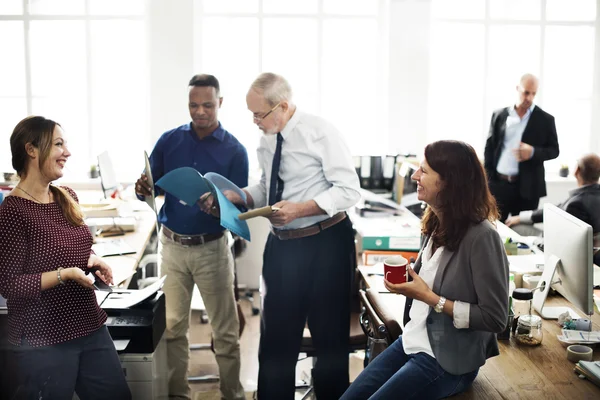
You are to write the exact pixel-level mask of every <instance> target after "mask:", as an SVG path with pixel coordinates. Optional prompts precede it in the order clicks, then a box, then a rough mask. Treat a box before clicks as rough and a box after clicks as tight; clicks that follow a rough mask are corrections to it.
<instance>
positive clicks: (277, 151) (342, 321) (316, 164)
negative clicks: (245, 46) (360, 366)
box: [238, 73, 360, 400]
mask: <svg viewBox="0 0 600 400" xmlns="http://www.w3.org/2000/svg"><path fill="white" fill-rule="evenodd" d="M246 103H247V105H248V109H249V110H250V111H251V112H252V114H253V119H254V123H255V124H256V125H257V126H258V127H259V129H260V130H261V131H263V133H264V135H263V136H262V138H261V141H260V145H259V148H258V160H259V162H260V165H261V167H262V170H263V174H262V179H261V180H260V182H259V183H258V184H256V185H254V186H250V187H248V188H247V189H246V194H247V206H248V207H250V208H257V207H263V206H266V205H272V206H273V207H274V208H277V209H278V210H277V211H274V212H273V213H272V214H271V215H270V216H269V217H268V218H269V220H270V221H271V225H272V229H271V234H270V235H269V237H268V239H267V244H266V246H265V251H264V256H263V257H264V263H263V279H264V282H265V288H266V291H265V292H266V293H265V297H264V305H263V310H262V327H261V328H262V329H261V338H260V350H259V376H258V398H259V399H278V400H287V399H293V398H294V389H295V366H296V362H297V359H298V353H299V349H300V343H301V340H302V332H303V330H304V327H305V325H306V323H307V322H308V327H309V329H310V331H311V336H312V338H313V343H314V345H315V347H316V352H317V362H316V365H315V368H314V369H313V378H314V386H315V392H316V395H317V398H319V399H338V398H339V397H340V396H341V395H342V393H344V391H345V390H346V388H347V387H348V384H349V372H348V340H349V336H350V296H351V294H350V288H351V283H352V279H353V272H354V268H355V265H356V260H355V247H354V234H353V230H352V224H351V223H350V220H349V218H348V216H347V215H346V212H345V211H346V210H347V209H349V208H350V207H352V206H354V205H355V204H356V203H357V202H358V201H359V199H360V193H359V187H360V185H359V181H358V176H357V174H356V172H355V170H354V164H353V161H352V156H351V154H350V150H349V149H348V146H347V145H346V143H345V142H344V139H343V137H342V135H341V134H340V132H338V131H337V129H335V128H334V127H333V126H332V125H331V124H330V123H329V122H327V121H325V120H324V119H323V118H320V117H317V116H314V115H309V114H306V113H304V112H302V111H299V110H298V109H297V108H296V105H295V104H294V103H293V101H292V90H291V87H290V85H289V83H288V82H287V81H286V80H285V79H284V78H283V77H282V76H280V75H277V74H273V73H263V74H261V75H260V76H259V77H258V78H257V79H256V80H255V81H254V82H253V83H252V85H251V87H250V90H249V91H248V94H247V96H246ZM238 201H239V199H238Z"/></svg>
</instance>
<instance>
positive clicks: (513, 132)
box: [496, 104, 535, 176]
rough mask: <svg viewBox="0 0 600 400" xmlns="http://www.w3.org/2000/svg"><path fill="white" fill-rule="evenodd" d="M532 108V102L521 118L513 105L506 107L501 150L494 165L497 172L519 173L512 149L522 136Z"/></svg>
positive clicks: (516, 146) (517, 146)
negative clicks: (506, 112) (496, 163)
mask: <svg viewBox="0 0 600 400" xmlns="http://www.w3.org/2000/svg"><path fill="white" fill-rule="evenodd" d="M534 108H535V104H532V105H531V107H529V109H528V110H527V112H526V113H525V115H523V118H521V117H519V114H517V111H516V110H515V107H510V108H509V109H508V117H507V118H506V131H505V134H504V143H503V144H502V151H501V152H500V158H499V159H498V165H497V166H496V171H498V172H499V173H501V174H504V175H510V176H513V175H519V162H518V161H517V159H516V157H515V155H514V154H513V152H512V150H516V149H518V148H519V145H520V144H521V139H522V138H523V132H524V131H525V127H527V123H528V122H529V117H530V116H531V113H532V112H533V109H534ZM532 155H533V154H532Z"/></svg>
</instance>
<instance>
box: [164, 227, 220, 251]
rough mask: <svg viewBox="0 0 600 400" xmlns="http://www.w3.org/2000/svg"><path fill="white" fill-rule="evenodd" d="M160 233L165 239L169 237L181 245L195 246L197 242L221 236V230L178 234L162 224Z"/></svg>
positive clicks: (201, 242) (200, 242)
mask: <svg viewBox="0 0 600 400" xmlns="http://www.w3.org/2000/svg"><path fill="white" fill-rule="evenodd" d="M162 233H163V235H165V237H166V238H167V239H170V240H172V241H174V242H175V243H179V244H180V245H182V246H197V245H199V244H204V243H208V242H212V241H213V240H217V239H220V238H222V237H223V232H219V233H205V234H203V235H180V234H178V233H175V232H173V231H172V230H170V229H169V228H167V227H166V226H164V225H163V227H162Z"/></svg>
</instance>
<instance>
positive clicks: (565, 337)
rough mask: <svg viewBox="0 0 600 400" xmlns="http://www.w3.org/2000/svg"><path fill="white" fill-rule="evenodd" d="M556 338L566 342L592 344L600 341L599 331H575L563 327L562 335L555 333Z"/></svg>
mask: <svg viewBox="0 0 600 400" xmlns="http://www.w3.org/2000/svg"><path fill="white" fill-rule="evenodd" d="M556 337H557V338H558V340H560V341H561V342H563V343H568V344H594V343H600V331H591V332H589V331H576V330H571V329H563V330H562V335H556Z"/></svg>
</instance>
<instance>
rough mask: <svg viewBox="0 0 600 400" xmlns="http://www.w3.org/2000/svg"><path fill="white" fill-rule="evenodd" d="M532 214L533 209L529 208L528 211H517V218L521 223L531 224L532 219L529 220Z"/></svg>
mask: <svg viewBox="0 0 600 400" xmlns="http://www.w3.org/2000/svg"><path fill="white" fill-rule="evenodd" d="M532 215H533V211H532V210H529V211H521V212H520V213H519V219H520V220H521V223H522V224H532V223H533V221H532V220H531V216H532Z"/></svg>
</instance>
